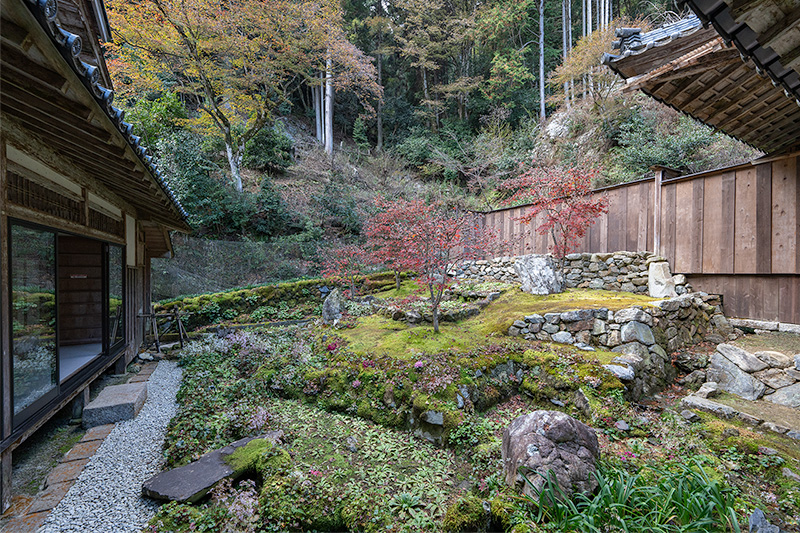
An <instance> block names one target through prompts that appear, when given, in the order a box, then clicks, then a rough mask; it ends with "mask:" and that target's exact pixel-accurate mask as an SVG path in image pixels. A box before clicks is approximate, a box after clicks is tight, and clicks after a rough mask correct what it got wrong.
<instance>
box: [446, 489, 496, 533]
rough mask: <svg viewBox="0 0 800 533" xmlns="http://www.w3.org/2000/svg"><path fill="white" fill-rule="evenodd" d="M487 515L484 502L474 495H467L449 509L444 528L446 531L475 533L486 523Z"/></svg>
mask: <svg viewBox="0 0 800 533" xmlns="http://www.w3.org/2000/svg"><path fill="white" fill-rule="evenodd" d="M485 515H486V512H485V511H484V510H483V502H481V500H480V499H479V498H477V497H475V496H473V495H472V494H466V495H464V496H461V497H460V498H458V499H457V500H456V501H455V502H453V503H452V504H451V505H450V506H449V507H448V508H447V511H446V512H445V514H444V520H443V521H442V528H443V529H444V530H445V531H475V530H477V529H479V528H480V527H481V526H482V525H484V522H486V519H485Z"/></svg>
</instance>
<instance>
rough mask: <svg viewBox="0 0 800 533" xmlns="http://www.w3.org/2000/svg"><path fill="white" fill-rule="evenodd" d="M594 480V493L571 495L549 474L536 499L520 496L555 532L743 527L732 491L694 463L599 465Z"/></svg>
mask: <svg viewBox="0 0 800 533" xmlns="http://www.w3.org/2000/svg"><path fill="white" fill-rule="evenodd" d="M595 478H596V479H597V483H598V488H597V490H596V491H595V493H594V494H591V493H589V494H576V495H574V496H573V497H572V499H570V498H567V497H565V495H564V493H563V491H562V490H561V488H560V487H559V485H558V482H557V481H556V479H555V476H554V475H553V474H552V472H551V473H550V476H549V477H548V478H547V479H546V481H545V484H544V486H543V487H542V489H541V490H540V491H538V494H537V497H536V498H532V497H528V496H523V497H522V498H523V499H525V500H527V501H528V502H529V503H530V504H531V505H532V506H533V508H534V513H535V515H536V518H535V520H536V522H539V523H541V522H542V521H546V522H548V524H550V525H551V526H553V527H555V528H556V529H557V530H558V531H580V532H585V533H600V532H601V531H649V532H652V533H683V532H690V531H732V532H736V533H738V532H739V531H741V529H740V527H739V522H738V520H737V518H736V512H735V510H734V500H735V494H734V492H733V490H732V489H730V488H728V487H725V486H723V485H722V484H721V483H720V482H718V481H716V480H711V479H709V477H708V476H707V475H706V474H705V472H704V470H703V467H702V465H701V464H700V463H699V462H697V461H695V462H694V463H693V464H692V465H691V466H687V465H678V466H676V467H674V468H672V469H667V468H659V467H654V466H644V467H641V468H639V469H637V470H635V471H633V472H631V471H628V470H626V469H624V468H621V467H618V466H614V465H610V464H605V463H600V464H599V465H598V469H597V472H596V473H595ZM525 481H526V482H527V483H528V484H529V485H530V486H531V487H533V484H532V483H531V482H530V480H528V479H527V478H525ZM534 491H535V489H534Z"/></svg>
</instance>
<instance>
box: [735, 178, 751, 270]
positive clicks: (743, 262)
mask: <svg viewBox="0 0 800 533" xmlns="http://www.w3.org/2000/svg"><path fill="white" fill-rule="evenodd" d="M755 174H756V173H755V170H754V169H745V170H739V171H737V172H736V203H735V205H736V220H735V221H734V237H735V238H734V251H733V254H734V255H733V257H734V264H733V269H734V272H736V273H737V274H752V273H754V272H756V268H757V263H756V253H757V250H756V175H755Z"/></svg>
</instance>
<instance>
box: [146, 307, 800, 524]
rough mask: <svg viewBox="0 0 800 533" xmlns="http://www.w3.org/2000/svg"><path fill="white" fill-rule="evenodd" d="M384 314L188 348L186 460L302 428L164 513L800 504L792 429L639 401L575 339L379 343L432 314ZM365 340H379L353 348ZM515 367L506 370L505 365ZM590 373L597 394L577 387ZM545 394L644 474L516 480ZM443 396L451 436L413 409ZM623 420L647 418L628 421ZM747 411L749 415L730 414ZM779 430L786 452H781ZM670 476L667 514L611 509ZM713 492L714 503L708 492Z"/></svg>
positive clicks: (182, 458)
mask: <svg viewBox="0 0 800 533" xmlns="http://www.w3.org/2000/svg"><path fill="white" fill-rule="evenodd" d="M374 318H375V317H368V318H367V319H364V318H361V319H359V321H358V322H356V321H353V322H352V323H350V324H349V326H350V327H347V328H344V329H341V330H334V329H331V328H324V329H311V330H309V329H308V328H302V329H301V328H288V329H281V330H273V331H264V332H260V333H255V332H253V333H245V332H236V333H234V334H232V335H230V336H228V337H227V338H218V337H214V336H209V337H208V338H207V339H205V340H204V341H202V342H195V343H193V344H192V345H190V346H189V347H188V348H187V349H186V350H184V351H183V352H182V355H181V362H182V364H183V366H184V369H185V374H184V382H183V385H182V387H181V390H180V392H179V395H178V403H179V406H180V408H179V414H178V415H177V416H176V417H175V418H174V419H173V421H172V422H171V424H170V427H169V429H168V434H167V439H166V444H165V454H166V457H167V462H168V465H169V466H176V465H181V464H186V463H187V462H189V461H191V460H193V459H196V458H197V457H199V455H201V454H202V453H205V452H206V451H209V450H211V449H214V448H217V447H220V446H223V445H225V444H228V443H230V442H232V441H234V440H237V439H239V438H242V437H245V436H252V435H258V434H259V433H261V432H263V431H265V430H269V429H281V430H283V431H284V433H285V437H284V439H283V444H282V445H280V446H277V447H273V446H271V445H262V446H260V447H259V446H254V447H253V450H251V451H249V452H248V453H247V454H244V457H241V458H239V460H240V463H239V468H240V469H241V470H242V471H244V472H245V475H244V478H243V479H240V480H238V481H236V482H234V483H233V484H223V485H222V486H220V487H219V488H217V489H215V491H214V494H213V495H212V497H211V498H210V499H208V500H207V501H205V502H203V503H200V504H198V505H177V504H169V505H165V506H163V507H162V508H161V510H160V511H159V513H158V515H157V516H156V517H155V518H154V519H153V521H152V522H151V530H152V531H164V532H166V531H225V530H227V531H297V530H304V531H343V530H351V531H500V530H505V531H514V532H515V533H523V532H535V531H571V530H575V531H587V532H588V531H612V530H614V531H617V530H620V531H625V530H627V531H669V532H673V531H675V532H677V531H698V530H703V531H736V530H737V529H736V521H735V520H733V519H732V517H736V518H737V520H740V521H741V520H744V519H746V516H747V515H748V513H749V512H750V511H751V510H752V509H753V508H754V507H756V506H759V507H762V508H767V509H771V510H772V512H774V513H782V516H784V517H786V518H787V519H788V520H791V519H792V517H794V518H793V519H794V520H795V521H797V520H798V518H799V517H800V492H798V491H797V490H796V487H794V488H793V487H791V486H789V485H788V484H787V483H786V482H785V478H784V477H782V475H781V473H780V470H781V468H784V467H789V468H791V469H794V471H798V465H799V464H800V463H799V462H798V459H799V458H798V457H797V456H796V454H795V455H793V454H784V453H783V452H784V451H785V448H786V446H788V444H787V443H786V442H785V439H783V440H781V438H780V437H769V438H768V439H767V440H763V439H762V440H758V438H757V437H756V436H755V435H754V434H752V432H751V431H749V430H747V429H746V428H742V427H740V426H737V425H736V424H735V423H732V422H730V421H722V420H718V419H716V418H713V417H711V416H710V415H702V416H703V420H704V421H703V423H701V424H696V425H689V424H686V423H685V422H684V421H683V419H682V418H681V417H679V416H676V415H674V414H672V413H671V412H670V411H669V410H666V411H663V410H661V409H660V408H659V409H649V408H643V407H637V406H633V405H631V404H628V403H627V402H625V401H624V399H623V396H622V388H621V384H620V383H619V382H618V381H616V380H615V379H614V378H613V377H611V376H610V375H608V374H607V373H605V371H604V370H603V369H602V368H601V367H600V365H599V361H596V360H593V359H592V357H593V354H584V353H577V352H576V351H575V350H574V349H572V348H571V347H555V346H549V345H546V344H543V343H535V342H534V343H528V342H519V341H510V340H509V341H508V342H507V343H497V342H495V341H496V339H494V338H491V337H489V338H486V337H484V339H483V342H480V343H478V344H476V345H475V346H474V347H473V348H472V349H471V350H470V349H468V347H462V348H463V349H453V347H452V346H450V347H447V348H446V349H444V350H442V349H441V345H440V344H439V341H438V340H436V341H434V342H431V343H424V344H423V345H421V346H419V347H418V348H417V349H416V351H415V352H414V353H413V356H412V357H407V356H406V355H405V354H400V355H399V356H397V357H393V356H391V355H388V354H377V353H372V352H370V351H369V350H368V349H367V348H366V347H367V346H368V344H369V342H376V343H378V344H379V343H381V342H384V343H385V342H386V339H384V338H383V337H381V335H382V334H381V333H380V330H381V329H386V330H387V332H388V333H386V334H387V335H389V336H390V337H391V336H392V335H399V334H402V333H403V332H404V331H405V334H408V332H409V331H413V330H419V329H424V328H419V327H418V328H408V327H406V326H405V325H403V324H398V323H392V322H391V321H386V322H378V321H375V320H374ZM362 321H363V322H362ZM457 326H458V325H457ZM362 328H363V331H361V332H360V330H361V329H362ZM348 335H349V336H350V340H348ZM371 335H372V337H371ZM444 335H446V334H443V336H444ZM478 338H479V337H477V336H476V337H475V339H478ZM370 339H371V340H370ZM359 342H360V343H361V344H362V345H363V346H364V347H365V348H364V349H365V352H364V353H359V352H358V351H356V350H351V349H350V348H351V347H352V346H356V345H357V344H358V343H359ZM476 342H477V341H476ZM511 363H513V371H515V372H516V371H517V370H521V371H522V372H521V377H520V378H517V375H516V374H513V373H511V370H512V369H511V368H509V365H510V364H511ZM497 368H503V369H504V371H503V372H502V373H499V374H498V373H496V372H492V369H497ZM461 386H463V387H467V388H468V389H469V390H470V391H471V392H472V393H473V394H471V396H473V397H474V400H475V401H474V402H473V401H472V400H467V402H466V405H464V407H463V409H459V408H458V406H457V405H456V404H457V402H456V396H455V394H456V392H457V391H458V388H459V387H461ZM578 390H580V391H582V392H583V394H584V395H585V396H586V398H587V400H588V403H589V407H588V409H584V408H579V407H578V405H576V404H575V402H574V401H573V400H574V395H575V394H576V393H577V391H578ZM551 400H558V402H560V403H563V407H557V406H555V405H554V404H553V403H552V402H551ZM541 408H546V409H559V410H562V411H565V412H567V413H568V414H571V415H573V416H575V417H577V418H579V419H581V420H583V421H585V422H586V423H588V424H590V425H591V426H593V427H595V428H597V430H598V434H599V437H600V441H601V447H602V454H603V461H602V463H601V464H600V467H599V475H601V476H604V479H606V480H607V482H608V483H607V484H608V486H611V487H614V486H617V485H615V483H617V484H618V483H630V484H631V485H635V486H636V490H635V491H631V493H630V498H629V499H628V500H626V496H625V495H624V494H623V495H616V496H615V494H616V492H614V491H611V492H608V491H606V493H603V492H602V491H600V492H598V494H596V495H594V496H593V497H592V498H590V499H589V500H579V499H578V500H574V501H572V504H569V505H566V507H558V506H556V507H553V508H547V509H543V508H540V507H538V506H537V505H534V504H532V503H531V502H530V501H527V500H525V499H524V498H520V497H518V496H517V495H516V494H515V493H514V492H513V491H512V490H511V489H509V488H507V487H505V486H504V485H503V483H502V462H501V458H500V443H501V439H502V432H503V430H504V429H505V428H506V427H507V426H508V424H509V423H510V422H511V421H512V420H513V419H514V418H515V417H517V416H519V415H521V414H524V413H527V412H530V411H531V410H534V409H541ZM429 410H437V411H439V412H441V413H442V414H443V419H444V430H443V433H442V435H441V436H440V438H439V446H438V447H434V446H433V445H431V444H430V443H429V442H427V441H425V440H424V439H421V438H419V437H418V436H414V432H416V431H417V430H418V429H419V428H418V427H417V426H416V425H413V424H409V421H410V420H411V419H415V420H419V418H420V415H421V413H423V412H425V411H429ZM617 420H626V421H628V423H629V425H630V426H631V429H630V430H628V431H625V432H622V431H620V430H618V429H616V426H615V422H616V421H617ZM731 428H735V429H737V430H738V431H739V432H740V433H739V434H738V435H735V436H734V435H732V434H731V433H730V432H726V431H725V430H726V429H731ZM776 439H777V440H776ZM754 443H757V444H755V445H754ZM761 444H763V445H765V446H771V447H773V448H776V449H778V450H779V451H780V452H781V453H780V454H779V456H778V457H774V456H766V455H764V454H763V453H761V452H760V451H759V449H758V445H761ZM686 465H689V468H692V469H693V470H692V472H693V473H692V474H691V475H687V473H686V472H685V471H684V470H682V469H684V468H686ZM682 472H683V473H682ZM698 480H699V481H698ZM675 491H679V492H680V494H681V496H680V497H678V496H676V495H675ZM603 494H605V495H603ZM659 494H660V495H662V496H664V495H669V496H668V497H669V501H670V505H674V506H675V507H674V508H673V507H668V506H665V507H664V510H665V512H666V513H667V514H666V515H664V514H663V513H662V515H659V516H662V518H663V517H665V516H666V517H667V519H666V520H661V521H660V522H658V524H656V523H655V522H653V524H654V525H653V528H652V529H646V528H642V523H644V522H646V521H647V520H648V518H647V516H649V515H648V513H650V512H651V511H652V509H647V510H645V509H641V512H640V511H637V509H639V507H636V506H632V507H629V508H627V509H626V510H625V512H624V513H622V512H618V513H609V512H606V511H603V509H608V508H609V505H611V504H613V505H627V504H633V503H635V502H642V501H646V500H647V498H651V500H652V498H653V497H656V496H657V497H658V498H661V497H662V496H658V495H659ZM654 495H656V496H654ZM612 497H617V500H615V501H610V500H609V498H612ZM637 498H638V499H637ZM715 498H716V499H715ZM712 500H713V501H714V502H717V503H715V504H714V505H712V506H710V507H709V506H705V507H702V506H701V507H702V508H700V507H697V506H696V505H695V504H696V503H697V502H702V501H707V502H711V501H712ZM615 502H616V503H615ZM692 502H694V503H692ZM613 505H611V507H612V508H613ZM637 505H638V504H637ZM673 515H674V518H671V519H670V518H669V517H670V516H673ZM698 524H703V525H702V526H698ZM656 526H657V527H656Z"/></svg>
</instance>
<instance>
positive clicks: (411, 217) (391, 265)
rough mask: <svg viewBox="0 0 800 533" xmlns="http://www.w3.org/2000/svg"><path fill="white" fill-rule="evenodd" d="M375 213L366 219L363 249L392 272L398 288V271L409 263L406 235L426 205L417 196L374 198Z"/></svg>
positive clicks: (406, 268) (418, 221)
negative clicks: (409, 197) (410, 198)
mask: <svg viewBox="0 0 800 533" xmlns="http://www.w3.org/2000/svg"><path fill="white" fill-rule="evenodd" d="M375 206H376V208H377V209H378V211H377V213H375V214H374V215H372V216H371V217H370V218H369V219H368V220H367V222H366V224H365V228H364V235H366V237H367V246H366V249H367V250H368V251H369V253H370V254H371V256H372V258H373V261H374V262H375V263H376V264H380V265H383V266H385V267H386V268H388V269H390V270H392V272H394V281H395V287H396V288H397V289H398V290H399V289H400V273H401V272H403V271H404V270H409V269H411V268H412V267H413V261H412V259H411V257H410V255H409V251H410V250H409V249H408V235H409V232H410V231H411V229H412V228H413V227H414V225H416V224H418V223H420V222H421V218H420V217H423V216H425V213H426V212H427V206H426V204H425V203H423V202H421V201H420V200H412V201H408V200H403V199H397V200H386V199H383V198H378V199H376V200H375Z"/></svg>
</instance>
